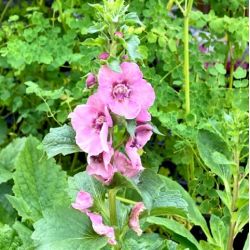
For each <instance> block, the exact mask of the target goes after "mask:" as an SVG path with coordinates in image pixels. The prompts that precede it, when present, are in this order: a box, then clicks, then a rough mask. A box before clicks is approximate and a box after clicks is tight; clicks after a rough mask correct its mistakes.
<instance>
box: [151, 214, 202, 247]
mask: <svg viewBox="0 0 250 250" xmlns="http://www.w3.org/2000/svg"><path fill="white" fill-rule="evenodd" d="M147 222H148V223H150V224H154V225H158V226H160V227H162V228H163V229H165V230H166V231H167V232H169V233H170V234H171V235H172V238H173V239H174V240H175V241H177V242H179V243H181V244H182V245H183V246H185V247H188V248H189V249H198V250H201V247H200V245H199V243H198V242H197V240H196V239H195V238H194V236H193V235H192V234H191V233H190V232H189V231H188V230H187V229H186V228H185V227H184V226H183V225H182V224H180V223H178V222H176V221H174V220H170V219H167V218H159V217H153V216H152V217H148V218H147Z"/></svg>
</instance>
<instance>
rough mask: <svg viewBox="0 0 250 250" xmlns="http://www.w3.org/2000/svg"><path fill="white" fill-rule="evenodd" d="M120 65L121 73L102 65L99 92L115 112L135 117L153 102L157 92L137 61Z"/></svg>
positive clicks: (128, 117)
mask: <svg viewBox="0 0 250 250" xmlns="http://www.w3.org/2000/svg"><path fill="white" fill-rule="evenodd" d="M120 67H121V71H122V72H121V73H117V72H114V71H112V70H111V69H110V68H109V67H108V66H102V67H101V69H100V71H99V74H98V82H99V88H98V92H99V93H100V96H101V98H102V100H103V102H105V103H106V104H107V105H108V106H109V108H110V109H111V111H112V112H113V113H115V114H117V115H120V116H124V117H125V118H126V119H134V118H136V117H137V116H138V115H139V113H140V112H141V110H147V109H148V108H149V107H150V106H151V105H152V104H153V102H154V99H155V93H154V90H153V88H152V86H151V85H150V84H149V83H148V82H147V81H146V80H144V79H143V75H142V72H141V71H140V68H139V66H138V65H137V64H136V63H131V62H123V63H122V64H121V65H120Z"/></svg>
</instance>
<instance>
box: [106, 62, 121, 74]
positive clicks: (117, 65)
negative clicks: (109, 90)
mask: <svg viewBox="0 0 250 250" xmlns="http://www.w3.org/2000/svg"><path fill="white" fill-rule="evenodd" d="M108 66H109V68H110V69H112V70H113V71H115V72H117V73H121V72H122V70H121V67H120V61H119V60H117V59H112V58H110V59H109V60H108Z"/></svg>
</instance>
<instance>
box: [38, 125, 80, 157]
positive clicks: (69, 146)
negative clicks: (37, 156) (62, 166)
mask: <svg viewBox="0 0 250 250" xmlns="http://www.w3.org/2000/svg"><path fill="white" fill-rule="evenodd" d="M42 143H43V146H44V150H45V151H46V153H47V155H48V157H49V158H51V157H54V156H56V155H58V154H62V155H68V154H72V153H75V152H81V149H80V148H79V147H78V146H77V145H76V143H75V131H74V130H73V128H72V127H70V126H68V125H66V124H65V125H63V126H62V127H59V128H51V129H50V130H49V133H48V134H47V135H46V136H45V137H44V139H43V141H42Z"/></svg>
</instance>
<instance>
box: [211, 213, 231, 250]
mask: <svg viewBox="0 0 250 250" xmlns="http://www.w3.org/2000/svg"><path fill="white" fill-rule="evenodd" d="M210 228H211V232H212V235H213V240H214V241H215V244H216V245H218V246H219V247H221V249H223V248H224V246H225V245H226V240H227V238H228V235H227V227H226V226H225V224H224V222H223V220H222V219H220V218H219V217H217V216H216V215H214V214H212V215H211V218H210Z"/></svg>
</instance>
